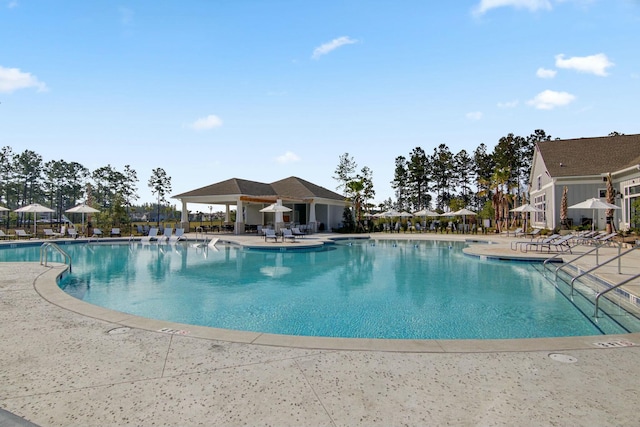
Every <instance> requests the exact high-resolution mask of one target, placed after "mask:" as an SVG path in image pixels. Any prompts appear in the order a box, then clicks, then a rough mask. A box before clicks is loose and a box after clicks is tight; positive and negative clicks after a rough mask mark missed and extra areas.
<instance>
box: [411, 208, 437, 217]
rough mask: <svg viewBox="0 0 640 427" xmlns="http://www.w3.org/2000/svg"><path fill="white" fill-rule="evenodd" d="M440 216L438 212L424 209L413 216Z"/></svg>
mask: <svg viewBox="0 0 640 427" xmlns="http://www.w3.org/2000/svg"><path fill="white" fill-rule="evenodd" d="M438 215H440V214H439V213H438V212H433V211H430V210H429V209H422V210H419V211H418V212H414V213H413V216H438Z"/></svg>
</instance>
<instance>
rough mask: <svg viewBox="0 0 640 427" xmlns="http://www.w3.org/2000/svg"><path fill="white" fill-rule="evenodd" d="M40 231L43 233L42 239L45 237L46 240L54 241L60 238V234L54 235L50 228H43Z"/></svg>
mask: <svg viewBox="0 0 640 427" xmlns="http://www.w3.org/2000/svg"><path fill="white" fill-rule="evenodd" d="M42 231H43V232H44V237H46V238H47V239H55V238H56V237H60V236H61V234H60V233H56V232H55V231H53V229H51V228H45V229H44V230H42Z"/></svg>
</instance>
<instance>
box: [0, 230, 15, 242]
mask: <svg viewBox="0 0 640 427" xmlns="http://www.w3.org/2000/svg"><path fill="white" fill-rule="evenodd" d="M7 237H8V238H13V237H15V236H14V235H13V234H5V233H4V231H2V230H0V238H2V240H5V239H6V238H7Z"/></svg>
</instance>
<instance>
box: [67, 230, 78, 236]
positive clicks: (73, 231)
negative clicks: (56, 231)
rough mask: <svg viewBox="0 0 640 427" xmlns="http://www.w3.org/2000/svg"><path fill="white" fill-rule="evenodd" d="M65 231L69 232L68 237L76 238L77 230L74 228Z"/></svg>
mask: <svg viewBox="0 0 640 427" xmlns="http://www.w3.org/2000/svg"><path fill="white" fill-rule="evenodd" d="M67 233H68V234H69V237H71V238H72V239H77V238H78V230H76V229H75V228H69V229H67Z"/></svg>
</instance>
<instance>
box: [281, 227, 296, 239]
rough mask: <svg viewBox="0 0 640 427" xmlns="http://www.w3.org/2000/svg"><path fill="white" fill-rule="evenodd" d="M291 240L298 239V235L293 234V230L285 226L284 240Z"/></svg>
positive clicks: (283, 231)
mask: <svg viewBox="0 0 640 427" xmlns="http://www.w3.org/2000/svg"><path fill="white" fill-rule="evenodd" d="M287 239H289V240H291V241H292V242H295V241H296V236H294V235H293V232H292V231H291V230H289V229H288V228H283V229H282V241H283V242H284V241H285V240H287Z"/></svg>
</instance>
